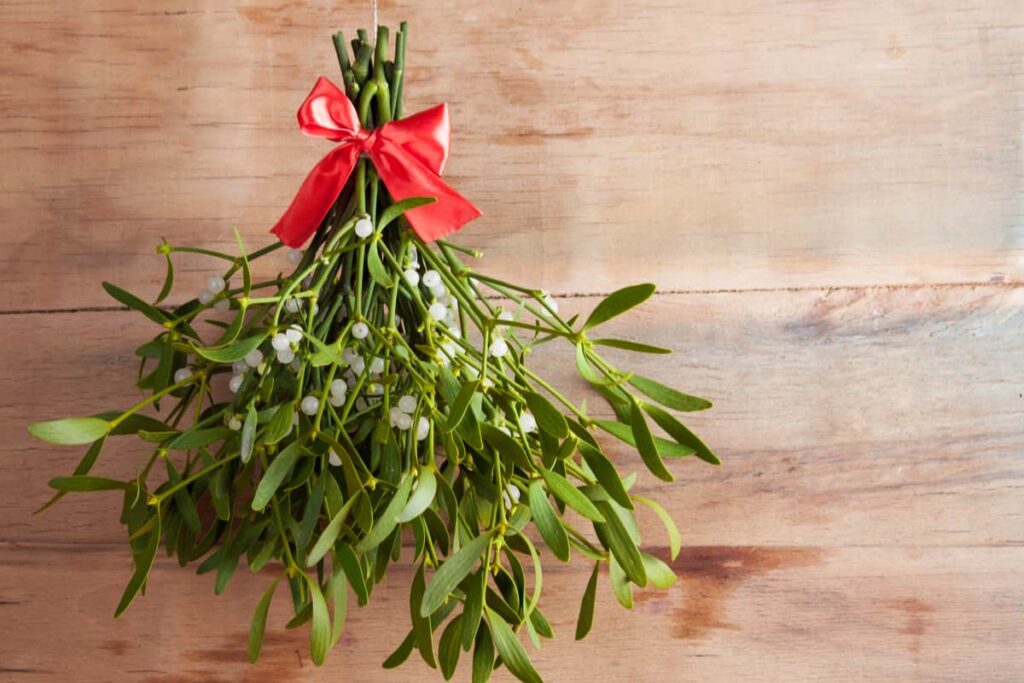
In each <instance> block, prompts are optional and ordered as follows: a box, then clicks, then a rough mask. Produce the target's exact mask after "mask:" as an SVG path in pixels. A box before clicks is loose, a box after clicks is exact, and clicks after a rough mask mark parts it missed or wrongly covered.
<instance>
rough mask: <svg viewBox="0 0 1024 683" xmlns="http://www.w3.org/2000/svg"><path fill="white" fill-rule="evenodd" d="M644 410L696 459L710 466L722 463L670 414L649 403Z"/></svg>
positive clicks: (645, 404)
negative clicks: (694, 455) (690, 451)
mask: <svg viewBox="0 0 1024 683" xmlns="http://www.w3.org/2000/svg"><path fill="white" fill-rule="evenodd" d="M643 408H644V410H645V411H646V412H647V414H648V415H650V416H651V417H652V418H653V419H654V421H655V422H656V423H657V424H658V426H659V427H661V428H662V429H664V430H665V433H666V434H668V435H669V436H671V437H672V438H673V439H675V441H676V443H678V444H680V445H682V446H685V447H687V448H692V449H693V450H694V453H695V454H696V456H697V457H698V458H700V459H701V460H703V461H704V462H706V463H708V464H711V465H720V464H722V461H721V460H719V459H718V456H717V455H715V453H714V452H713V451H712V450H711V449H710V448H708V447H707V446H706V445H705V444H704V442H703V441H701V440H700V438H699V437H698V436H697V435H696V434H694V433H693V432H691V431H690V430H689V429H687V428H686V426H685V425H683V424H682V423H681V422H680V421H679V420H677V419H676V418H675V416H673V415H672V414H671V413H668V412H666V411H664V410H662V409H661V408H659V407H658V406H656V405H652V404H650V403H644V404H643Z"/></svg>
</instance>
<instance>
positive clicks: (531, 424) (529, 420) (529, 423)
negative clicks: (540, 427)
mask: <svg viewBox="0 0 1024 683" xmlns="http://www.w3.org/2000/svg"><path fill="white" fill-rule="evenodd" d="M519 428H520V429H522V430H523V431H524V432H526V433H530V432H535V431H537V418H535V417H534V416H533V413H531V412H530V411H529V410H527V411H525V412H524V413H523V414H522V415H520V416H519Z"/></svg>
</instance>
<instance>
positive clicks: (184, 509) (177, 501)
mask: <svg viewBox="0 0 1024 683" xmlns="http://www.w3.org/2000/svg"><path fill="white" fill-rule="evenodd" d="M164 462H165V463H166V464H167V481H168V483H170V484H171V485H172V486H173V485H177V484H178V483H179V482H180V481H181V475H180V474H178V470H177V469H175V467H174V463H173V462H171V459H170V458H164ZM174 505H175V507H176V508H177V509H178V512H180V513H181V518H182V519H183V520H184V522H185V526H187V527H188V529H189V531H191V532H192V534H193V535H194V536H199V534H200V533H201V532H202V530H203V529H202V522H200V520H199V510H198V509H197V508H196V502H195V500H193V499H192V496H191V495H190V494H189V491H188V487H187V486H186V487H183V488H180V489H178V490H177V491H175V492H174Z"/></svg>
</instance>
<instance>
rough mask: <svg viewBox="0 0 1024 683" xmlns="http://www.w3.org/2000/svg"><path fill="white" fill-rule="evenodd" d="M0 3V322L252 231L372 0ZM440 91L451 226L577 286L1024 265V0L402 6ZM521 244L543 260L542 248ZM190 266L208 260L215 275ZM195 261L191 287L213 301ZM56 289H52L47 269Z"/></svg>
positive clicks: (918, 276)
mask: <svg viewBox="0 0 1024 683" xmlns="http://www.w3.org/2000/svg"><path fill="white" fill-rule="evenodd" d="M338 5H339V3H335V2H322V1H320V2H283V3H282V2H278V1H277V0H272V1H271V0H264V1H263V2H254V3H244V4H238V5H235V6H230V5H226V4H224V3H213V2H209V1H208V0H206V1H204V0H174V1H170V0H162V1H160V2H151V3H147V5H146V10H143V11H140V9H139V6H138V3H137V2H129V1H128V0H93V1H92V2H86V1H84V0H80V1H79V2H75V3H70V4H69V3H68V2H65V1H63V0H62V1H60V2H57V1H56V0H43V1H40V2H32V3H27V2H14V1H11V0H5V2H4V3H2V4H0V12H2V16H0V19H2V21H0V38H2V39H3V41H4V43H5V44H7V45H9V46H10V47H9V57H8V58H7V59H5V60H3V61H2V62H0V93H2V100H0V115H2V116H3V118H4V121H5V124H4V126H3V127H2V129H0V150H2V153H3V158H4V167H5V171H4V172H3V182H2V185H0V190H2V192H3V203H4V211H3V213H2V215H0V221H2V230H0V250H2V251H3V253H5V254H6V255H7V257H8V258H9V259H10V266H11V267H9V268H5V269H3V270H2V271H0V310H25V309H53V308H67V307H82V306H95V305H103V304H108V303H109V301H108V300H107V299H106V297H105V295H104V294H103V292H102V291H101V290H100V289H99V288H98V287H97V285H96V283H97V282H98V281H99V280H100V279H111V280H113V281H116V282H118V283H120V284H122V285H123V286H125V287H127V288H128V289H141V290H146V288H149V290H150V291H155V288H156V287H157V286H158V284H157V283H158V278H159V277H160V275H159V261H158V260H157V259H155V258H154V257H153V255H152V252H153V249H154V247H155V246H156V245H157V244H158V243H159V239H160V237H161V236H167V237H168V238H169V239H171V240H172V241H173V242H175V243H202V244H205V245H207V246H212V247H229V248H233V236H232V232H231V229H232V227H233V226H238V227H239V228H240V229H241V230H242V232H243V234H244V235H245V236H246V237H247V238H248V240H249V242H250V243H252V244H259V243H262V242H263V241H265V240H267V235H266V231H267V230H268V229H269V228H270V226H271V225H273V223H274V222H275V221H276V220H277V218H278V216H279V215H280V214H281V212H282V211H283V209H284V207H285V206H286V205H287V203H288V202H289V201H290V199H291V197H292V195H293V193H294V191H295V190H296V189H297V187H298V185H299V182H300V181H301V179H302V177H303V176H304V174H305V173H306V172H307V171H308V169H309V168H310V167H311V166H312V165H313V163H314V162H315V161H316V160H317V159H319V157H320V156H321V155H322V154H324V153H325V152H326V150H327V149H328V147H327V146H326V145H325V144H324V143H323V142H322V141H318V140H311V139H308V138H304V137H303V136H301V135H300V134H299V133H298V132H297V130H296V129H295V119H294V112H295V110H296V108H297V106H298V104H299V102H301V100H302V98H303V97H304V96H305V94H306V92H307V91H308V89H309V87H311V85H312V83H313V80H314V78H315V76H316V75H318V74H327V75H333V74H334V73H335V71H336V70H337V67H336V64H335V59H334V55H333V51H332V49H331V46H330V42H329V37H328V34H329V31H330V30H331V29H332V28H334V27H342V28H347V27H352V26H356V25H362V24H363V23H366V21H367V20H368V13H367V11H366V9H365V8H366V6H367V5H366V3H363V2H355V3H344V5H343V6H341V7H338ZM383 18H384V19H385V20H387V21H388V22H391V23H395V22H396V21H397V20H400V19H403V18H406V19H409V20H410V21H411V22H412V27H413V28H412V31H413V33H412V38H411V41H412V42H411V45H410V55H411V57H410V61H411V67H410V72H409V83H410V86H409V110H410V111H415V110H417V109H420V108H424V107H427V106H430V105H432V104H435V103H437V102H440V101H448V102H449V103H450V105H451V107H452V116H453V121H454V142H453V156H452V161H451V164H450V168H449V176H450V179H451V180H452V182H453V183H454V184H455V185H456V186H457V187H458V188H459V189H460V190H462V191H463V192H464V193H465V194H466V195H467V196H469V197H471V198H472V199H473V200H474V201H476V202H477V203H478V204H479V205H480V207H481V208H482V209H483V211H484V212H485V214H486V216H485V218H483V219H481V220H479V221H477V222H476V223H474V224H473V226H472V229H470V230H467V231H466V232H465V233H464V235H463V236H461V237H460V239H461V241H463V242H465V243H467V244H471V245H473V246H479V247H482V248H484V249H485V250H486V251H487V253H488V255H489V258H490V263H492V264H493V270H494V271H495V272H497V273H503V274H516V275H520V276H522V277H523V279H526V280H528V281H530V282H535V283H536V284H537V285H538V286H543V287H546V288H548V289H551V290H552V291H555V292H559V293H578V292H602V291H607V290H608V289H609V288H613V287H614V286H616V285H618V284H620V283H621V282H622V281H623V280H626V279H631V278H632V276H633V273H634V272H643V273H644V277H647V278H650V279H652V280H655V281H656V282H658V284H659V285H661V286H662V287H663V288H664V289H666V290H673V291H675V290H684V289H699V290H705V289H734V288H748V287H762V288H763V287H779V286H787V287H789V286H834V285H847V284H851V285H869V284H875V283H879V282H883V283H921V282H963V281H972V282H987V281H989V280H992V279H1003V280H1017V279H1019V277H1020V274H1021V273H1022V272H1024V271H1022V266H1021V262H1020V260H1019V258H1020V256H1021V255H1022V254H1024V251H1022V247H1024V224H1022V221H1021V213H1022V199H1021V195H1020V187H1021V182H1022V177H1024V164H1022V159H1024V156H1022V152H1021V142H1020V120H1021V112H1022V108H1024V107H1022V96H1021V92H1022V90H1024V70H1022V67H1021V63H1022V57H1024V35H1022V32H1024V28H1022V27H1024V7H1022V5H1021V4H1020V3H1019V2H1013V1H1012V0H1010V1H1007V0H1001V1H998V2H995V1H990V2H981V3H972V4H970V5H969V6H966V7H962V6H959V5H956V4H955V3H942V4H940V5H936V4H935V3H890V2H883V1H881V0H868V1H867V2H840V3H832V4H830V5H829V6H828V7H822V6H821V5H820V3H817V2H814V1H813V0H806V1H804V2H781V3H779V2H766V1H755V0H728V1H727V2H720V3H686V2H667V1H665V0H645V1H644V2H640V3H619V2H608V1H603V0H602V1H598V0H592V1H589V2H579V3H571V2H546V3H532V4H531V5H530V7H529V9H528V10H526V9H524V8H523V7H522V6H521V5H520V4H518V3H513V2H479V1H470V0H464V1H462V2H443V3H435V2H430V3H423V2H419V3H413V2H396V3H385V4H384V7H383ZM524 254H528V255H529V256H530V258H527V259H524V258H522V256H523V255H524ZM195 267H197V268H199V267H200V266H198V265H197V266H195ZM199 278H200V274H196V275H195V277H194V279H193V280H192V282H193V283H195V284H196V287H195V289H196V290H198V288H199V284H198V283H199V282H201V281H202V280H200V279H199ZM43 283H45V286H43Z"/></svg>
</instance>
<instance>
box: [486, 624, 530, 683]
mask: <svg viewBox="0 0 1024 683" xmlns="http://www.w3.org/2000/svg"><path fill="white" fill-rule="evenodd" d="M487 623H488V624H489V625H490V627H491V633H492V634H494V644H495V645H496V646H497V648H498V654H499V655H501V661H502V662H503V663H504V664H505V666H506V667H507V668H508V670H509V673H511V674H512V675H513V676H515V677H516V678H518V679H519V680H521V681H523V683H543V681H542V680H541V678H540V674H538V673H537V670H536V669H535V668H533V662H531V661H530V656H529V655H528V654H526V650H525V649H524V648H523V644H522V643H520V642H519V638H517V637H516V634H515V631H513V630H512V628H511V627H510V626H509V625H508V623H506V622H505V620H504V619H502V618H501V617H500V616H499V615H498V614H497V613H496V612H495V611H494V610H492V609H490V608H488V609H487Z"/></svg>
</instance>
